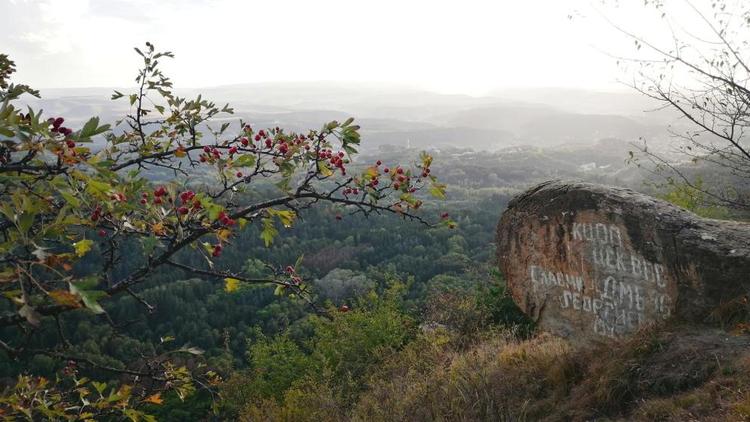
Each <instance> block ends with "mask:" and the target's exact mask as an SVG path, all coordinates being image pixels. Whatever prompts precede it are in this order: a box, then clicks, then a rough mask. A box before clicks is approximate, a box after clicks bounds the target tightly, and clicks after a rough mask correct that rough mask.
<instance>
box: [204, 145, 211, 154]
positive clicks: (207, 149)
mask: <svg viewBox="0 0 750 422" xmlns="http://www.w3.org/2000/svg"><path fill="white" fill-rule="evenodd" d="M203 152H205V153H209V152H211V148H210V147H209V146H208V145H206V146H205V147H203Z"/></svg>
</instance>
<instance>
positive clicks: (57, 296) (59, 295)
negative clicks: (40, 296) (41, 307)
mask: <svg viewBox="0 0 750 422" xmlns="http://www.w3.org/2000/svg"><path fill="white" fill-rule="evenodd" d="M49 295H50V297H51V298H52V300H54V301H55V302H57V303H58V304H59V305H63V306H70V307H73V308H79V307H80V306H81V298H79V297H78V295H75V294H73V293H71V292H69V291H67V290H53V291H51V292H49Z"/></svg>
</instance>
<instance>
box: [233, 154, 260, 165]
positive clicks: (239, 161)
mask: <svg viewBox="0 0 750 422" xmlns="http://www.w3.org/2000/svg"><path fill="white" fill-rule="evenodd" d="M232 165H233V166H234V167H252V166H254V165H255V156H254V155H251V154H244V155H240V156H239V157H237V158H236V159H235V160H234V161H233V162H232Z"/></svg>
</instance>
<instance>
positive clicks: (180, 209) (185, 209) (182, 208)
mask: <svg viewBox="0 0 750 422" xmlns="http://www.w3.org/2000/svg"><path fill="white" fill-rule="evenodd" d="M177 212H179V213H180V214H182V215H185V214H187V213H188V212H190V210H189V209H187V207H180V208H177Z"/></svg>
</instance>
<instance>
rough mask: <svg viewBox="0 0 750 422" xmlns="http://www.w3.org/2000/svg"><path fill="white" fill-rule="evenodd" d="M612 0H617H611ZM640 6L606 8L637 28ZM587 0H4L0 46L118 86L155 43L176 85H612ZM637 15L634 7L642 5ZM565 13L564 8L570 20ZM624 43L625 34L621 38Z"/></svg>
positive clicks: (60, 81)
mask: <svg viewBox="0 0 750 422" xmlns="http://www.w3.org/2000/svg"><path fill="white" fill-rule="evenodd" d="M612 1H616V0H612ZM631 2H632V3H636V4H637V5H638V6H637V7H638V9H639V10H636V11H635V12H634V11H633V10H630V11H628V10H624V9H622V10H621V9H618V10H616V11H615V17H616V18H618V19H621V20H622V21H624V23H625V24H628V25H635V27H636V28H639V29H641V30H645V29H647V28H652V27H654V26H653V25H649V24H648V22H649V21H648V20H646V19H645V18H644V17H643V16H641V15H645V13H642V12H644V10H643V9H642V7H641V5H642V2H641V1H640V0H637V1H636V0H631ZM592 4H593V5H595V6H596V7H599V6H598V5H599V2H596V1H595V2H593V3H592V2H590V1H585V0H580V1H579V0H572V1H561V0H486V1H479V0H460V1H459V0H455V1H440V0H424V1H423V0H377V1H369V0H367V1H365V0H321V1H317V0H264V1H254V0H253V1H242V0H187V1H178V0H159V1H151V0H0V26H2V28H3V35H2V36H0V52H7V53H9V54H10V55H11V57H12V58H13V59H14V60H15V61H16V63H17V67H18V68H19V72H18V77H17V78H16V80H18V81H23V82H25V83H29V84H32V85H33V86H36V87H39V88H49V87H94V86H127V85H130V84H132V80H133V77H134V75H135V69H136V66H137V64H138V58H137V57H136V55H135V53H134V52H133V50H132V47H134V46H136V45H140V44H142V43H143V42H145V41H147V40H148V41H151V42H153V43H155V44H156V45H157V47H159V48H162V49H169V50H171V51H173V52H174V53H175V54H176V56H177V57H176V59H175V60H172V61H170V63H169V64H168V65H167V66H165V71H166V72H167V73H168V74H169V75H170V76H171V77H172V78H173V79H174V81H175V83H176V84H177V85H178V86H181V87H201V86H213V85H225V84H233V83H247V82H264V81H311V80H312V81H314V80H345V81H382V82H399V83H406V84H411V85H417V86H419V87H423V88H428V89H432V90H437V91H440V92H460V93H470V94H481V93H483V92H486V91H488V90H491V89H493V88H501V87H550V86H559V87H584V88H592V89H612V88H616V87H617V80H618V77H621V76H622V75H621V73H619V72H618V69H617V67H616V65H615V60H614V59H612V58H610V57H607V56H606V55H604V54H602V52H601V51H598V49H606V50H607V51H615V50H617V49H622V48H624V46H625V45H626V44H625V43H626V41H627V43H630V41H628V40H625V39H624V37H622V36H621V34H618V33H617V31H616V30H614V29H613V28H612V27H609V26H608V25H607V24H605V23H604V21H603V20H602V19H601V18H596V16H597V15H596V13H594V12H592V10H593V9H592ZM638 13H640V14H641V15H639V14H638ZM569 15H573V19H569ZM627 45H628V46H629V45H630V44H627Z"/></svg>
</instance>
